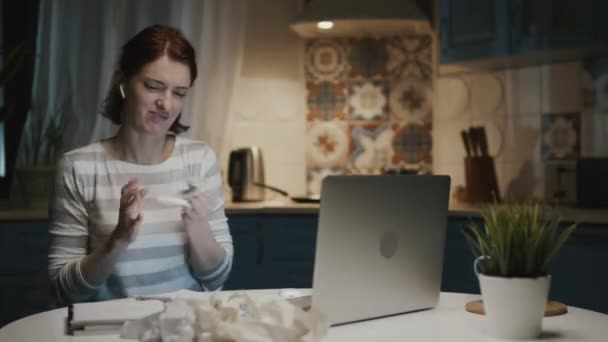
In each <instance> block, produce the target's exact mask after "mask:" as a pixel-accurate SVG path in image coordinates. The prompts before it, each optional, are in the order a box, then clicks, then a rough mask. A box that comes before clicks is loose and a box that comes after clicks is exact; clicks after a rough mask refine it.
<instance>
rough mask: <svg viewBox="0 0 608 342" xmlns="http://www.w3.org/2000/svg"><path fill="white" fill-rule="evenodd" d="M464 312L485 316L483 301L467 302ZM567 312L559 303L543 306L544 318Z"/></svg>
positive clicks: (565, 307)
mask: <svg viewBox="0 0 608 342" xmlns="http://www.w3.org/2000/svg"><path fill="white" fill-rule="evenodd" d="M465 310H467V311H468V312H472V313H474V314H478V315H484V314H485V311H484V309H483V301H481V300H474V301H470V302H468V303H467V304H466V305H465ZM567 312H568V307H567V306H566V305H565V304H563V303H560V302H547V306H545V317H551V316H559V315H563V314H566V313H567Z"/></svg>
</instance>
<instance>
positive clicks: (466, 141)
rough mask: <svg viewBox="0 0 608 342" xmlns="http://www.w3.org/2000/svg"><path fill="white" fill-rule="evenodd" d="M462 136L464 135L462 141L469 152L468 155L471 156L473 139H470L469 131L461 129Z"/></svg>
mask: <svg viewBox="0 0 608 342" xmlns="http://www.w3.org/2000/svg"><path fill="white" fill-rule="evenodd" d="M460 136H461V137H462V143H463V144H464V149H465V150H466V152H467V157H470V156H471V141H470V139H469V135H468V133H467V131H461V132H460Z"/></svg>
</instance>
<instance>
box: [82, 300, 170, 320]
mask: <svg viewBox="0 0 608 342" xmlns="http://www.w3.org/2000/svg"><path fill="white" fill-rule="evenodd" d="M163 309H164V304H163V303H162V302H161V301H160V300H135V299H134V298H128V299H118V300H109V301H105V302H97V303H82V304H74V309H73V310H74V311H73V314H74V316H73V319H72V325H73V326H84V325H108V324H122V323H124V322H125V321H128V320H133V319H140V318H143V317H146V316H149V315H152V314H155V313H158V312H161V311H163Z"/></svg>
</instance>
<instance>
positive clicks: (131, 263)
mask: <svg viewBox="0 0 608 342" xmlns="http://www.w3.org/2000/svg"><path fill="white" fill-rule="evenodd" d="M132 178H137V179H139V181H140V182H141V183H142V184H143V186H144V187H145V188H146V189H147V190H148V193H147V195H146V197H145V198H144V202H143V211H142V215H143V223H142V226H141V227H140V229H139V233H138V236H137V238H136V240H135V241H134V242H132V243H131V244H130V245H129V247H128V249H127V250H125V251H124V253H123V254H122V255H121V256H120V258H119V260H118V262H117V263H116V265H115V267H114V269H113V270H112V273H111V275H110V276H109V277H108V278H107V280H106V281H105V282H104V283H103V284H101V285H97V286H94V285H93V284H88V283H87V281H86V280H85V279H84V278H83V276H82V273H81V270H80V262H81V260H82V259H83V257H84V256H85V255H86V254H88V253H89V252H91V251H92V250H93V249H95V248H97V247H98V246H99V245H100V244H102V243H103V242H104V241H105V240H106V239H107V238H108V237H109V236H110V234H111V232H112V231H113V230H114V228H115V227H116V224H117V223H118V211H119V207H120V204H119V203H120V191H121V188H122V187H123V186H124V185H125V184H126V183H127V182H128V181H129V180H130V179H132ZM192 183H194V184H196V185H198V186H199V191H204V192H205V193H206V195H207V197H208V198H210V200H209V206H210V208H209V225H210V227H211V230H212V233H213V236H214V237H215V239H216V241H217V242H218V243H219V244H220V246H221V247H222V248H223V249H224V250H225V251H226V258H225V259H224V260H223V262H222V263H221V264H220V265H219V266H218V267H217V268H216V269H215V270H212V271H210V272H209V273H207V274H195V273H194V270H193V269H192V268H191V266H190V263H189V253H188V241H187V236H186V232H185V230H184V223H183V221H182V218H181V210H182V208H181V207H180V206H179V205H175V206H171V205H167V204H166V203H163V202H160V201H156V200H155V199H154V198H155V196H158V195H165V196H166V195H172V194H173V195H178V194H179V193H180V191H183V190H186V189H188V187H189V184H192ZM50 237H51V243H50V249H49V275H50V278H51V283H52V285H53V289H54V292H55V293H56V296H57V299H58V300H59V302H61V303H69V302H81V301H95V300H106V299H112V298H120V297H127V296H134V295H143V294H155V293H163V292H171V291H176V290H179V289H191V290H199V291H200V290H204V289H206V290H213V289H218V288H221V286H222V285H223V284H224V282H225V281H226V279H227V277H228V274H229V272H230V269H231V266H232V255H233V246H232V238H231V236H230V231H229V229H228V223H227V219H226V216H225V214H224V200H223V191H222V178H221V175H220V170H219V167H218V164H217V160H216V157H215V154H214V153H213V151H212V150H211V148H210V147H209V146H208V145H207V144H205V143H202V142H198V141H195V140H190V139H186V138H181V137H176V140H175V147H174V150H173V152H172V154H171V156H170V157H169V158H168V159H167V160H165V161H164V162H162V163H160V164H156V165H139V164H133V163H128V162H124V161H120V160H116V159H113V158H112V157H111V156H109V155H108V154H107V153H106V152H105V151H104V149H103V147H102V145H101V144H100V143H99V142H97V143H93V144H90V145H88V146H85V147H82V148H79V149H76V150H73V151H70V152H68V153H66V154H65V155H64V157H63V158H62V160H61V162H60V163H59V166H58V169H57V181H56V185H55V195H54V198H53V204H52V210H51V225H50Z"/></svg>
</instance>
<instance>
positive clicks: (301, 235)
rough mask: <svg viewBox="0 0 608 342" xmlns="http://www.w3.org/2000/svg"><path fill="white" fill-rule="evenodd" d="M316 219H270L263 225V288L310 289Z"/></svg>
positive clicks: (311, 216)
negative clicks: (264, 275)
mask: <svg viewBox="0 0 608 342" xmlns="http://www.w3.org/2000/svg"><path fill="white" fill-rule="evenodd" d="M317 222H318V219H317V215H298V214H287V215H272V216H269V217H268V218H267V219H266V220H265V221H264V234H265V235H264V272H265V274H266V277H265V280H266V283H265V287H266V288H286V287H287V288H311V287H312V276H313V269H314V258H315V246H316V241H317Z"/></svg>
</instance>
